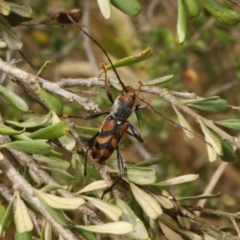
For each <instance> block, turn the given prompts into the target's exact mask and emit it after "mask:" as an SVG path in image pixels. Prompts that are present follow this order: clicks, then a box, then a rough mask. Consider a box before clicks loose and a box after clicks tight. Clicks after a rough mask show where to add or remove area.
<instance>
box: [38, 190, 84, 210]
mask: <svg viewBox="0 0 240 240" xmlns="http://www.w3.org/2000/svg"><path fill="white" fill-rule="evenodd" d="M35 192H36V194H37V195H38V196H39V198H40V199H41V200H42V201H44V202H45V203H46V204H48V205H49V206H50V207H52V208H55V209H61V210H74V209H78V208H79V207H80V206H81V205H83V204H84V203H85V201H84V199H83V198H80V197H69V198H65V197H59V196H55V195H52V194H48V193H44V192H41V191H38V190H35Z"/></svg>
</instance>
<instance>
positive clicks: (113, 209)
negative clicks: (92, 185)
mask: <svg viewBox="0 0 240 240" xmlns="http://www.w3.org/2000/svg"><path fill="white" fill-rule="evenodd" d="M83 198H84V199H86V200H87V201H89V202H90V203H91V204H93V205H94V206H95V207H96V208H97V209H99V210H100V211H102V212H103V213H105V214H106V215H107V217H108V218H110V219H111V220H112V221H118V220H119V218H120V216H121V215H122V210H121V208H119V207H117V206H116V205H114V204H111V203H107V202H105V201H103V200H100V199H97V198H92V197H87V196H83Z"/></svg>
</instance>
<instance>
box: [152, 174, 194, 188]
mask: <svg viewBox="0 0 240 240" xmlns="http://www.w3.org/2000/svg"><path fill="white" fill-rule="evenodd" d="M197 178H198V175H196V174H188V175H182V176H179V177H175V178H171V179H169V180H166V181H162V182H157V183H154V184H152V185H154V186H161V187H166V186H173V185H178V184H183V183H186V182H192V181H195V180H196V179H197Z"/></svg>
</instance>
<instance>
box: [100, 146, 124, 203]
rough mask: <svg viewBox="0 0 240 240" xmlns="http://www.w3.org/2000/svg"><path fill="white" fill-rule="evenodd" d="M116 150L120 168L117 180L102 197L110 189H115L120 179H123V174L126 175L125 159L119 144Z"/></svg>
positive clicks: (105, 191)
mask: <svg viewBox="0 0 240 240" xmlns="http://www.w3.org/2000/svg"><path fill="white" fill-rule="evenodd" d="M116 151H117V163H118V170H119V173H118V178H117V179H116V180H115V182H114V183H113V184H112V185H111V186H110V187H109V188H107V189H106V190H104V192H103V194H102V197H101V199H103V197H104V195H105V194H106V193H108V192H109V191H111V190H112V189H113V187H114V186H115V185H116V184H117V183H118V182H119V180H121V179H122V176H123V175H124V164H123V159H122V155H121V152H120V148H119V146H117V148H116Z"/></svg>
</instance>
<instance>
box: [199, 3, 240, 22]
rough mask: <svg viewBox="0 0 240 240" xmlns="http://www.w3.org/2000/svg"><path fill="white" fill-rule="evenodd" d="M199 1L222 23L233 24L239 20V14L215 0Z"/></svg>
mask: <svg viewBox="0 0 240 240" xmlns="http://www.w3.org/2000/svg"><path fill="white" fill-rule="evenodd" d="M201 3H202V5H203V6H204V7H205V8H206V9H207V10H208V12H210V13H211V14H212V15H213V16H214V17H215V18H216V19H217V21H218V22H220V23H222V24H225V25H228V26H234V25H236V24H238V23H239V22H240V15H239V14H237V13H236V12H234V11H232V10H230V9H228V8H225V7H223V6H221V5H220V4H218V3H217V2H216V1H215V0H201Z"/></svg>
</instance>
